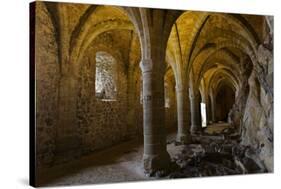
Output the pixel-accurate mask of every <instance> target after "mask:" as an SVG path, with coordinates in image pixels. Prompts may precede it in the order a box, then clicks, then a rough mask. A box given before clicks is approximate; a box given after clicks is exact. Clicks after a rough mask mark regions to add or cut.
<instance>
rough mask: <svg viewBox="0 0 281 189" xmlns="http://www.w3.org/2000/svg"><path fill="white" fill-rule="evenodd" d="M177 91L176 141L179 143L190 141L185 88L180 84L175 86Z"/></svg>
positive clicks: (187, 101) (187, 100)
mask: <svg viewBox="0 0 281 189" xmlns="http://www.w3.org/2000/svg"><path fill="white" fill-rule="evenodd" d="M176 93H177V118H178V133H177V141H178V142H181V143H185V144H187V143H190V141H191V136H190V131H189V130H190V127H189V111H188V110H189V99H188V93H187V90H184V89H183V87H182V86H176Z"/></svg>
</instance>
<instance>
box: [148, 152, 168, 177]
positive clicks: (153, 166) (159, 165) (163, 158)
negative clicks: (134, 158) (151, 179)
mask: <svg viewBox="0 0 281 189" xmlns="http://www.w3.org/2000/svg"><path fill="white" fill-rule="evenodd" d="M170 163H171V159H170V155H169V154H168V152H163V153H161V154H158V155H147V154H144V155H143V168H144V172H145V174H147V175H149V176H153V175H154V174H155V173H156V172H157V171H165V170H169V168H170Z"/></svg>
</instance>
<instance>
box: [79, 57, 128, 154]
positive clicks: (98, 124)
mask: <svg viewBox="0 0 281 189" xmlns="http://www.w3.org/2000/svg"><path fill="white" fill-rule="evenodd" d="M91 60H92V61H90V60H89V58H84V60H83V64H82V66H81V70H80V79H79V83H80V84H79V86H80V89H79V91H80V92H79V95H78V124H79V128H80V135H81V140H82V145H81V146H82V149H83V153H84V154H85V153H89V152H92V151H95V150H98V149H102V148H105V147H108V146H111V145H113V144H116V143H117V142H121V141H122V140H126V139H127V138H128V137H130V134H131V132H129V128H128V126H127V112H128V110H127V76H126V73H125V72H124V68H123V67H122V64H120V62H117V66H118V69H117V72H116V73H115V74H117V75H116V78H117V81H116V84H117V97H116V99H115V100H112V99H111V100H106V99H99V98H96V97H95V87H94V86H95V84H94V83H95V61H94V60H93V59H91Z"/></svg>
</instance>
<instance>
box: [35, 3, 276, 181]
mask: <svg viewBox="0 0 281 189" xmlns="http://www.w3.org/2000/svg"><path fill="white" fill-rule="evenodd" d="M36 4H37V6H36V10H37V16H38V20H37V22H36V26H35V28H36V30H35V33H36V36H37V38H38V44H36V45H37V46H38V48H37V50H36V53H35V54H36V55H35V56H36V60H37V62H36V72H37V73H38V74H37V75H36V77H37V78H36V81H37V84H38V87H37V93H36V94H38V97H37V101H36V103H37V106H36V107H37V109H36V111H37V112H36V115H38V119H37V127H36V131H38V132H37V133H38V136H37V138H36V139H37V143H38V145H37V149H36V150H37V151H36V155H37V156H36V157H37V160H36V163H37V165H38V166H37V168H38V169H39V170H41V169H42V170H44V169H49V168H50V167H51V169H50V170H51V171H52V170H53V169H55V168H56V166H60V165H62V164H63V165H64V163H66V162H72V160H73V159H81V158H82V159H83V158H85V157H87V156H91V155H93V156H94V157H96V156H95V154H96V153H97V154H98V152H101V153H102V154H103V155H105V156H106V157H108V158H105V159H103V158H97V159H98V160H97V161H96V162H92V161H90V160H89V162H91V163H93V164H91V165H93V166H90V165H89V166H90V167H91V168H93V169H94V167H95V166H97V165H98V164H99V163H101V164H102V163H104V164H103V165H106V166H107V165H108V164H110V163H112V162H115V163H116V164H114V165H113V164H110V165H111V166H112V167H114V168H113V169H114V170H118V169H120V170H123V171H124V175H123V176H124V177H123V176H120V175H118V174H116V172H114V173H112V174H113V175H114V176H113V177H114V178H115V177H116V181H122V179H123V180H125V179H132V180H134V179H135V180H138V179H145V178H147V177H145V175H148V176H159V177H161V176H167V177H168V176H170V177H173V176H175V175H177V176H179V175H180V176H181V177H188V176H194V175H190V174H191V173H190V172H188V169H187V167H188V166H192V168H194V170H197V172H196V174H195V173H194V174H195V176H199V175H204V176H211V175H212V174H213V175H220V174H222V175H224V174H234V173H246V172H241V169H238V168H237V165H236V164H235V162H233V161H232V160H233V158H232V159H231V158H230V159H227V160H229V161H230V162H231V163H233V164H231V165H232V166H230V167H227V168H228V169H223V170H228V171H229V172H228V171H225V172H223V173H222V172H220V173H214V172H212V171H210V170H212V169H211V168H210V167H208V165H210V164H208V163H210V162H211V163H214V162H212V159H211V158H210V159H208V158H209V157H208V156H207V155H208V154H207V155H206V154H204V153H202V154H204V155H205V156H204V158H205V159H204V160H202V161H203V162H204V161H205V160H206V159H207V160H208V161H207V162H204V163H205V164H204V163H202V166H203V165H204V166H206V167H208V168H207V169H208V171H206V172H200V170H202V167H200V166H201V165H188V166H186V165H187V164H188V162H189V161H188V162H185V160H183V159H180V158H181V157H186V158H187V159H188V160H191V159H192V158H195V159H196V158H199V157H197V155H198V154H200V153H195V151H196V150H200V149H201V150H202V151H200V152H207V151H208V150H210V149H211V150H213V151H212V152H210V153H215V154H216V155H217V156H218V158H223V157H222V156H221V153H220V152H218V151H216V150H217V149H218V148H215V147H214V145H213V144H216V145H224V144H225V145H229V146H231V147H233V149H236V147H237V148H239V149H240V148H243V147H244V146H249V147H250V148H251V149H252V150H253V151H254V152H255V153H256V154H255V156H253V157H259V158H257V159H254V160H253V161H254V162H255V163H256V164H257V167H258V168H257V170H254V171H253V170H250V169H249V170H247V171H248V172H251V171H252V172H255V171H256V172H257V171H260V172H266V171H272V168H273V167H272V162H273V161H272V157H273V134H272V133H273V60H272V52H273V45H272V39H273V32H272V26H271V22H270V21H268V20H269V19H268V17H265V16H254V15H252V16H249V15H240V14H237V15H236V14H226V13H210V12H198V11H178V10H160V9H147V8H136V7H134V8H130V7H118V6H101V5H86V4H85V5H79V6H76V5H72V4H65V3H48V2H36ZM220 121H222V122H224V123H225V124H227V125H226V126H228V127H227V128H226V129H221V130H220V131H219V132H217V133H215V132H214V133H208V132H206V131H207V130H208V128H210V127H212V126H213V125H214V124H217V123H218V122H220ZM175 130H176V131H175ZM167 136H168V137H167ZM123 142H125V143H126V144H124V145H123ZM118 145H120V146H121V147H120V146H118ZM212 145H213V146H212ZM233 145H235V146H233ZM263 146H266V150H265V148H264V147H263ZM115 147H116V148H115ZM213 147H214V148H213ZM234 147H235V148H234ZM180 148H185V149H187V150H185V151H180V152H179V151H177V150H179V149H180ZM106 152H107V153H106ZM111 152H112V154H111ZM185 152H186V153H187V152H190V153H191V154H193V155H192V157H191V156H189V155H190V154H189V155H188V154H185ZM193 152H194V153H193ZM208 153H209V151H208ZM226 153H228V152H226ZM126 154H127V155H126ZM128 154H129V155H128ZM176 154H177V155H176ZM178 154H181V155H178ZM111 155H112V156H111ZM228 155H229V157H232V154H228ZM111 158H112V159H111ZM122 158H125V160H126V162H127V161H129V162H130V163H128V164H126V165H125V167H126V166H127V165H128V166H129V167H126V168H127V169H125V168H124V167H123V168H122V166H120V165H121V164H122V161H121V160H122ZM120 159H121V160H120ZM115 160H116V161H115ZM119 160H120V161H119ZM220 160H221V161H223V159H220ZM238 160H239V159H238ZM238 160H237V161H238ZM103 161H104V162H103ZM239 161H240V160H239ZM180 162H185V163H186V164H184V163H183V164H181V163H180ZM261 162H262V163H261ZM175 163H176V164H177V166H174V165H175ZM215 163H216V162H215ZM241 163H243V162H242V160H241ZM78 164H79V163H78ZM79 165H80V164H79ZM122 165H124V164H122ZM216 165H217V164H216ZM65 166H66V165H65ZM106 166H104V167H102V169H103V171H105V172H106V173H107V174H110V171H109V172H108V170H107V167H106ZM217 166H225V165H217ZM245 166H246V167H247V165H245ZM66 167H67V166H66ZM112 167H111V168H112ZM178 167H180V168H181V169H177V168H178ZM233 167H235V169H234V168H233ZM236 168H237V169H236ZM247 168H249V167H247ZM247 168H245V169H247ZM66 170H67V169H66ZM128 170H132V171H133V173H128ZM182 170H185V171H186V172H180V171H182ZM217 170H222V169H217ZM230 170H231V171H232V172H231V171H230ZM51 171H50V172H51ZM96 171H97V169H95V171H94V172H95V173H97V172H98V171H97V172H96ZM239 171H240V172H239ZM54 172H55V171H54ZM54 172H52V173H54ZM174 173H175V174H174ZM132 175H133V176H132ZM99 176H101V175H99ZM107 176H109V177H108V178H113V177H110V176H112V175H107ZM118 176H120V177H118ZM180 176H179V177H180ZM101 177H102V176H101ZM175 177H176V176H175ZM97 178H100V177H97ZM103 179H106V176H105V177H103V178H102V179H101V180H103ZM148 179H149V178H148ZM78 180H79V179H78ZM101 180H99V181H101Z"/></svg>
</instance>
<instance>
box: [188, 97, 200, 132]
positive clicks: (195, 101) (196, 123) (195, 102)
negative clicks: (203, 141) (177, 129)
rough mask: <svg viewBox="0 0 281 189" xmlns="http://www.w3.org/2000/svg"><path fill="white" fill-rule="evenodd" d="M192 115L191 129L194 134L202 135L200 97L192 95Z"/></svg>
mask: <svg viewBox="0 0 281 189" xmlns="http://www.w3.org/2000/svg"><path fill="white" fill-rule="evenodd" d="M190 107H191V110H190V113H191V129H190V132H191V133H192V134H197V133H201V131H202V126H201V124H200V115H199V114H200V112H199V97H198V95H193V94H191V95H190Z"/></svg>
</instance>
